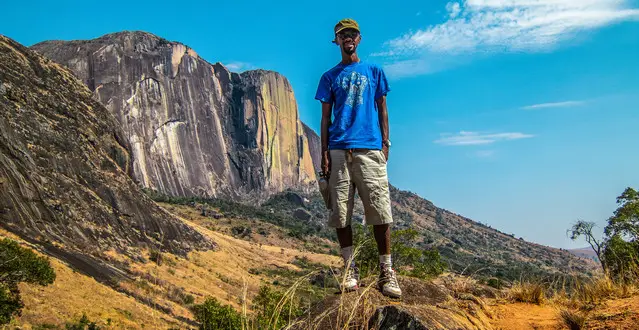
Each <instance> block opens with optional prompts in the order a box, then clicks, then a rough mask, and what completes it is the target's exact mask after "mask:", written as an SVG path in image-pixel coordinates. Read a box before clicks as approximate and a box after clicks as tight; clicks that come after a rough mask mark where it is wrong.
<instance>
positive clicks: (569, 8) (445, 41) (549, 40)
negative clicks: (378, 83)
mask: <svg viewBox="0 0 639 330" xmlns="http://www.w3.org/2000/svg"><path fill="white" fill-rule="evenodd" d="M637 19H639V9H637V8H633V7H631V6H630V0H460V1H459V2H449V3H448V4H447V5H446V20H445V21H444V22H443V23H441V24H438V25H431V26H428V27H425V28H423V29H419V30H416V31H410V32H408V33H406V34H404V35H402V36H399V37H397V38H395V39H392V40H389V41H387V42H386V43H385V48H386V50H385V51H380V52H377V53H376V54H374V55H376V56H384V57H387V58H388V60H389V61H390V62H396V61H406V60H414V59H416V58H417V59H418V58H423V57H424V56H426V57H430V56H432V55H433V54H442V55H447V56H453V55H456V56H461V55H469V54H473V55H474V56H477V54H478V53H493V52H509V51H527V52H533V51H548V50H552V49H554V48H556V47H558V46H559V45H560V43H561V42H562V41H566V40H569V39H570V38H571V37H573V36H575V35H576V34H577V33H579V32H582V31H590V30H593V29H596V28H600V27H603V26H606V25H610V24H613V23H616V22H620V21H626V20H637ZM427 73H428V72H427Z"/></svg>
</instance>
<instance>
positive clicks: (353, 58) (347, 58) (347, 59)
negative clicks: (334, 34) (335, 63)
mask: <svg viewBox="0 0 639 330" xmlns="http://www.w3.org/2000/svg"><path fill="white" fill-rule="evenodd" d="M357 62H359V56H357V53H353V54H351V55H348V54H345V53H342V64H346V65H348V64H352V63H357Z"/></svg>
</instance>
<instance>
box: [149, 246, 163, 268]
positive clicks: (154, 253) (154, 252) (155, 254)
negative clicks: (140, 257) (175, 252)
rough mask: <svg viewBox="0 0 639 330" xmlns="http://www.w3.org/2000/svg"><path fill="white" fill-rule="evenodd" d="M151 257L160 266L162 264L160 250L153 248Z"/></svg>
mask: <svg viewBox="0 0 639 330" xmlns="http://www.w3.org/2000/svg"><path fill="white" fill-rule="evenodd" d="M149 259H150V260H151V261H153V262H155V263H156V264H158V266H162V253H161V252H160V251H158V250H155V249H153V250H151V252H150V253H149Z"/></svg>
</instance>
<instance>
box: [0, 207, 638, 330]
mask: <svg viewBox="0 0 639 330" xmlns="http://www.w3.org/2000/svg"><path fill="white" fill-rule="evenodd" d="M162 207H163V208H165V209H166V210H167V211H170V212H174V213H175V214H180V215H181V216H180V219H181V220H182V221H185V222H186V223H189V225H192V226H193V227H194V228H196V230H198V231H199V232H201V233H202V234H203V235H205V236H207V237H209V238H211V239H212V240H215V241H216V242H218V247H219V248H218V249H217V250H215V251H206V252H202V251H192V252H190V253H189V254H188V256H187V257H185V258H182V257H175V256H173V255H170V254H165V253H162V254H161V257H159V258H158V257H157V256H156V257H155V258H150V252H151V251H145V252H146V253H145V256H146V257H149V261H146V262H141V261H139V260H135V259H132V258H129V257H127V256H126V255H121V254H118V253H116V252H112V253H110V255H111V258H112V259H113V260H120V261H124V262H126V263H127V264H129V265H130V268H131V269H132V270H133V271H134V273H135V274H136V276H135V277H134V278H132V279H130V280H122V281H120V282H119V283H118V286H117V287H116V288H113V287H109V286H106V285H104V284H101V283H99V282H96V281H95V280H94V279H92V278H90V277H87V276H86V275H83V274H81V273H77V272H75V271H73V269H72V268H69V266H68V265H67V264H66V263H64V262H60V261H58V260H56V259H53V260H52V263H53V265H54V268H55V271H56V273H57V275H58V276H57V279H56V281H55V282H54V284H52V285H51V286H47V287H37V286H30V285H24V284H23V285H21V286H20V289H21V291H22V295H23V298H24V302H25V310H24V312H23V315H22V316H21V317H18V318H16V319H15V320H14V321H13V323H12V324H11V325H10V328H11V329H14V328H22V329H36V328H39V329H43V328H48V329H56V328H64V326H65V324H67V323H71V322H78V320H79V319H80V318H81V316H82V315H83V314H84V315H86V316H87V317H88V319H89V320H91V321H93V322H96V324H97V325H98V326H100V327H102V329H121V328H127V329H142V328H153V329H175V328H180V329H195V328H197V327H198V323H197V321H196V320H195V319H194V315H193V313H192V312H190V306H193V304H200V303H202V302H203V301H205V299H206V298H207V297H215V298H216V299H217V300H218V301H219V302H220V303H221V304H223V305H230V306H232V308H234V309H235V310H236V311H238V312H242V311H243V310H244V308H246V309H247V311H246V313H247V314H248V315H252V314H253V313H255V306H254V303H255V302H256V299H257V297H258V296H259V291H260V289H261V288H264V287H268V288H271V289H272V290H276V291H279V292H283V291H285V290H286V289H287V288H288V287H290V286H291V285H292V284H296V283H297V284H296V285H297V289H296V295H297V296H300V297H304V298H303V299H305V301H307V302H312V305H311V306H310V307H311V308H310V309H309V310H308V313H309V314H308V316H305V317H303V318H301V319H300V320H298V321H299V323H297V325H296V326H295V327H294V328H295V329H331V328H336V327H337V325H338V324H339V325H343V324H344V323H346V322H350V323H351V324H352V325H353V326H355V325H378V326H380V329H392V328H393V327H396V328H406V327H407V326H408V325H409V324H413V325H414V326H416V329H427V328H436V329H439V328H445V329H486V330H493V329H494V330H498V329H522V330H528V329H531V330H532V329H562V328H564V327H562V320H561V317H560V314H559V313H560V311H561V310H563V309H566V308H567V307H566V305H568V306H571V304H573V303H571V302H570V301H567V302H566V301H564V300H565V299H564V300H562V299H554V300H553V301H546V302H544V303H542V304H533V303H525V302H516V301H513V300H512V298H509V296H510V291H509V290H510V289H505V290H495V289H492V288H490V287H486V286H484V285H481V284H479V283H477V282H476V281H475V280H473V279H471V278H468V277H463V276H455V275H452V274H444V275H442V276H440V277H438V278H436V279H433V280H427V281H422V280H418V279H414V278H409V277H403V276H402V277H400V283H401V284H402V285H403V287H404V288H405V296H404V298H403V299H402V301H393V300H389V299H387V298H385V297H383V296H381V294H379V292H378V291H377V290H375V289H374V288H370V287H368V286H367V284H371V283H372V282H371V281H370V279H365V280H364V284H365V287H364V288H362V289H361V290H360V291H358V292H352V293H348V294H346V295H338V294H336V292H337V290H336V288H335V287H334V286H333V285H334V280H333V279H334V277H337V276H339V275H338V274H332V273H331V272H330V269H331V267H335V266H337V265H339V264H340V260H339V258H338V257H335V256H329V255H325V254H319V253H311V252H308V251H304V250H305V246H307V243H306V242H304V241H303V240H300V239H296V238H291V237H288V236H287V235H286V231H285V230H282V229H281V228H279V227H276V226H272V225H270V224H268V223H264V222H262V221H260V220H258V219H252V220H243V219H237V218H220V219H215V218H212V217H210V216H202V215H201V210H200V209H198V207H197V206H181V205H171V204H162ZM249 223H253V224H255V228H261V229H262V230H260V231H261V232H262V233H263V234H260V233H252V234H251V235H250V236H243V235H241V234H239V233H236V234H235V237H233V236H231V235H228V234H226V233H232V232H233V231H232V228H233V227H236V226H242V225H246V224H249ZM208 228H214V229H215V231H213V230H210V229H208ZM2 237H10V238H12V239H16V240H19V241H21V242H22V244H23V245H24V246H27V247H29V246H30V245H29V244H27V243H26V242H24V241H22V240H20V238H18V237H17V236H15V235H13V234H10V233H8V232H6V231H3V230H0V238H2ZM269 243H272V244H277V245H271V244H269ZM280 245H281V246H286V247H281V246H280ZM150 259H153V260H156V261H150ZM331 281H333V282H332V283H331ZM96 301H97V302H99V303H96ZM587 306H590V307H587V308H588V310H587V311H588V314H587V315H588V323H587V324H588V329H632V326H633V325H634V324H636V322H637V320H638V319H637V318H638V317H639V314H638V313H637V307H638V306H639V296H638V295H632V294H630V295H625V296H623V295H622V296H618V297H615V296H613V297H611V298H608V299H604V300H601V301H598V302H597V303H596V304H594V305H592V304H590V305H587ZM349 319H350V321H348V320H349ZM309 322H310V323H309ZM420 326H422V327H420Z"/></svg>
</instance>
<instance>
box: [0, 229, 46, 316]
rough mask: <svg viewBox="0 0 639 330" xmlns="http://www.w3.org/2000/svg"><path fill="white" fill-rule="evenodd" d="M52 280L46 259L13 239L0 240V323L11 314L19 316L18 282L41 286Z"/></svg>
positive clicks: (20, 308)
mask: <svg viewBox="0 0 639 330" xmlns="http://www.w3.org/2000/svg"><path fill="white" fill-rule="evenodd" d="M53 281H55V271H54V270H53V268H51V264H50V263H49V260H48V259H47V258H44V257H40V256H38V255H37V254H35V253H34V252H33V251H31V250H29V249H26V248H23V247H21V246H20V245H18V243H17V242H15V241H13V240H10V239H7V238H3V239H0V324H7V323H9V322H10V321H11V318H12V317H13V316H14V315H17V316H20V315H21V311H22V308H23V307H24V304H23V303H22V299H21V298H20V290H19V289H18V283H20V282H25V283H32V284H38V285H43V286H45V285H49V284H51V283H53Z"/></svg>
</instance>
